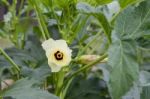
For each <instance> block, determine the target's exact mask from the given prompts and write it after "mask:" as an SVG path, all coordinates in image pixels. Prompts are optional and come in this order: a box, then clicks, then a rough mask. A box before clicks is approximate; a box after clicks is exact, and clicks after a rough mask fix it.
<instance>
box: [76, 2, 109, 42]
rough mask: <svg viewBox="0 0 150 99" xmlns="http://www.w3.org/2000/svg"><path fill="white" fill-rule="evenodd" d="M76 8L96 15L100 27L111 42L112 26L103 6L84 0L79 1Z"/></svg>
mask: <svg viewBox="0 0 150 99" xmlns="http://www.w3.org/2000/svg"><path fill="white" fill-rule="evenodd" d="M76 8H77V9H78V10H79V11H80V12H82V13H85V14H89V15H92V16H94V17H95V18H96V19H97V20H98V21H99V23H100V27H101V28H102V29H103V31H104V33H105V35H106V36H107V38H108V40H109V41H110V42H111V26H110V24H109V22H108V21H107V18H106V17H105V15H104V14H103V13H102V11H101V10H102V9H101V7H93V6H91V5H89V4H87V3H83V2H82V3H78V4H77V6H76Z"/></svg>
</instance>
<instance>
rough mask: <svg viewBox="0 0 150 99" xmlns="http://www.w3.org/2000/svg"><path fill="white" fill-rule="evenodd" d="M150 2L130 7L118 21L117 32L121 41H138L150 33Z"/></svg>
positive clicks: (147, 0)
mask: <svg viewBox="0 0 150 99" xmlns="http://www.w3.org/2000/svg"><path fill="white" fill-rule="evenodd" d="M149 16H150V1H149V0H146V1H145V2H142V3H140V5H139V6H137V7H131V6H130V7H128V8H127V9H126V10H124V11H123V12H122V13H121V14H120V15H119V16H118V17H117V20H116V24H115V31H116V32H117V35H118V37H120V38H121V39H130V38H131V39H136V38H139V37H141V36H144V35H148V33H149V32H150V17H149ZM149 35H150V33H149Z"/></svg>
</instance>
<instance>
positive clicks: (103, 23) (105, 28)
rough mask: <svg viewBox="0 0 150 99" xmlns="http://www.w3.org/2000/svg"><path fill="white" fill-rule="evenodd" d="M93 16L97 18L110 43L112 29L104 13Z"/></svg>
mask: <svg viewBox="0 0 150 99" xmlns="http://www.w3.org/2000/svg"><path fill="white" fill-rule="evenodd" d="M93 15H94V16H95V18H97V20H98V21H99V23H100V26H101V28H102V29H103V31H104V33H105V35H106V37H107V39H108V40H109V42H111V27H110V24H109V22H108V21H107V19H106V17H105V16H104V14H103V13H97V14H93Z"/></svg>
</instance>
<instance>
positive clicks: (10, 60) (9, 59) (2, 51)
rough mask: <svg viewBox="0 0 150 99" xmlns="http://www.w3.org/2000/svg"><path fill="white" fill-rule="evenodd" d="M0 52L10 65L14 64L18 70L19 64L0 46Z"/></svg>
mask: <svg viewBox="0 0 150 99" xmlns="http://www.w3.org/2000/svg"><path fill="white" fill-rule="evenodd" d="M0 52H1V53H2V54H3V55H4V57H5V58H6V59H7V60H8V61H9V62H10V63H11V64H12V66H14V68H15V69H16V70H17V71H18V72H20V68H19V66H18V65H17V64H16V63H15V62H14V61H13V60H12V59H11V58H10V57H9V56H8V55H7V53H5V51H4V50H3V49H2V48H0Z"/></svg>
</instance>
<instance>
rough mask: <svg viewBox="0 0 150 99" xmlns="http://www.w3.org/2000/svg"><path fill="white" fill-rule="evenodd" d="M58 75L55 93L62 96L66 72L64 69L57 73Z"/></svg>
mask: <svg viewBox="0 0 150 99" xmlns="http://www.w3.org/2000/svg"><path fill="white" fill-rule="evenodd" d="M56 77H57V81H56V90H55V94H56V95H57V96H59V97H60V93H61V88H62V86H63V82H64V77H65V72H64V71H63V69H62V70H61V71H59V72H58V73H56Z"/></svg>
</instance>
